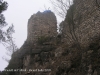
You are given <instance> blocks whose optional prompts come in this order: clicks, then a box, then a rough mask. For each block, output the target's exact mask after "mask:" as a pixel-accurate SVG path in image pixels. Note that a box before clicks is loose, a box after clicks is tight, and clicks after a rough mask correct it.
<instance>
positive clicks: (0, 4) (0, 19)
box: [0, 0, 8, 42]
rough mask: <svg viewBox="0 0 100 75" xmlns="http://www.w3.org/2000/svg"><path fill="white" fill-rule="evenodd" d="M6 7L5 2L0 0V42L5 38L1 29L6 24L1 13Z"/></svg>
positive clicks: (4, 33)
mask: <svg viewBox="0 0 100 75" xmlns="http://www.w3.org/2000/svg"><path fill="white" fill-rule="evenodd" d="M7 7H8V4H7V2H5V1H3V0H0V42H2V41H5V39H6V32H5V31H3V27H5V26H6V25H7V24H6V22H5V17H4V15H3V14H2V13H3V12H4V11H5V10H6V9H7Z"/></svg>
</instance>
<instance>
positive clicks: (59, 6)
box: [50, 0, 72, 19]
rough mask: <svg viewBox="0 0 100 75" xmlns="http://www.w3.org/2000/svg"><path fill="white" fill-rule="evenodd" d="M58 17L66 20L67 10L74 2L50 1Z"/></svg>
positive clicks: (66, 0)
mask: <svg viewBox="0 0 100 75" xmlns="http://www.w3.org/2000/svg"><path fill="white" fill-rule="evenodd" d="M50 2H51V3H52V5H53V8H54V10H55V12H56V13H57V15H58V16H60V17H61V18H62V19H64V18H65V16H66V14H67V10H68V8H69V7H70V5H72V0H50Z"/></svg>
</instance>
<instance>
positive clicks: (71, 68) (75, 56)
mask: <svg viewBox="0 0 100 75" xmlns="http://www.w3.org/2000/svg"><path fill="white" fill-rule="evenodd" d="M99 14H100V10H99V5H98V0H87V1H86V0H81V1H80V0H74V3H73V5H72V6H70V8H69V10H68V12H67V15H66V19H65V20H64V21H63V22H62V23H61V24H60V25H61V27H62V33H61V34H60V35H57V30H56V29H57V28H56V17H55V16H54V14H53V13H52V12H51V11H48V12H43V13H41V12H38V13H37V14H34V15H33V16H32V17H31V18H30V19H29V22H28V38H27V40H26V41H25V43H24V44H23V46H22V47H21V48H20V49H19V50H18V51H17V52H15V53H13V55H12V59H11V60H10V62H9V65H8V66H7V68H6V70H9V69H10V71H4V72H3V73H2V75H6V74H7V75H100V15H99ZM50 15H51V16H50ZM35 20H36V21H35ZM42 32H43V33H42ZM33 34H34V35H33ZM56 35H57V36H56Z"/></svg>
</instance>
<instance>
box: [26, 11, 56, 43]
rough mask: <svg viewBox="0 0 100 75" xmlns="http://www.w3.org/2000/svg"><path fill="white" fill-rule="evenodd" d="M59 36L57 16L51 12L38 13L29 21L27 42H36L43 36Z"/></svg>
mask: <svg viewBox="0 0 100 75" xmlns="http://www.w3.org/2000/svg"><path fill="white" fill-rule="evenodd" d="M56 35H57V21H56V16H55V15H54V13H53V12H51V11H50V10H46V11H44V12H37V13H36V14H33V15H32V16H31V17H30V19H29V20H28V36H27V41H29V42H36V41H37V40H38V38H39V37H41V36H45V37H47V36H50V37H55V36H56Z"/></svg>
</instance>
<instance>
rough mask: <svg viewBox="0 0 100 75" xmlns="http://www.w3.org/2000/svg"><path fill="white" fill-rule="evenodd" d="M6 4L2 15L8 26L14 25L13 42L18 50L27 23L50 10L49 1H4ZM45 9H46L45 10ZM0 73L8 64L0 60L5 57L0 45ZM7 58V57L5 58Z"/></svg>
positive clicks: (3, 49)
mask: <svg viewBox="0 0 100 75" xmlns="http://www.w3.org/2000/svg"><path fill="white" fill-rule="evenodd" d="M4 1H7V2H8V9H7V10H6V11H5V12H4V13H3V14H4V16H5V18H6V22H7V23H8V26H11V25H12V24H13V25H14V29H15V33H14V34H13V37H14V40H15V43H16V45H17V46H18V48H20V47H21V46H22V45H23V43H24V41H25V40H26V38H27V23H28V19H29V18H30V17H31V15H33V14H35V13H36V12H38V11H41V12H42V11H44V10H45V9H48V8H49V9H50V10H52V8H51V7H52V5H51V3H50V1H49V0H4ZM45 7H46V8H45ZM0 50H1V51H0V71H2V70H3V69H4V68H5V67H6V66H7V65H8V63H7V62H6V61H5V60H3V59H2V57H3V56H5V55H6V53H5V52H6V49H5V48H4V47H3V46H2V44H0ZM6 57H7V56H6Z"/></svg>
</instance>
